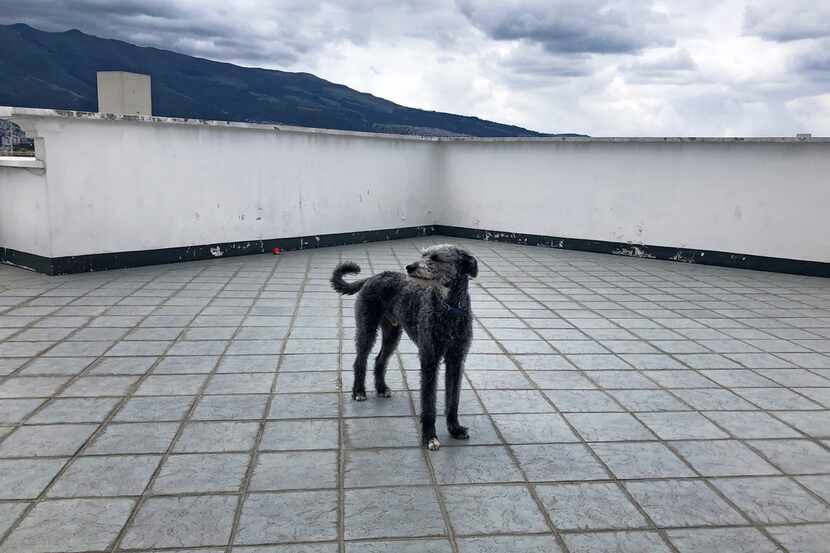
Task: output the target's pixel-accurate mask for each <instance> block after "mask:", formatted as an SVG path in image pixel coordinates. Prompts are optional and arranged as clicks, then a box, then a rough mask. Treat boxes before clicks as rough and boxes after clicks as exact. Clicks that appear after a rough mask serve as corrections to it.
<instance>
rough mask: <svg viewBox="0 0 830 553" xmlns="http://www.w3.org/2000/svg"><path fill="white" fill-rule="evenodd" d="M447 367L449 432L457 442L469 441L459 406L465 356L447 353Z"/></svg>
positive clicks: (445, 400) (451, 352)
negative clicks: (459, 420) (459, 412)
mask: <svg viewBox="0 0 830 553" xmlns="http://www.w3.org/2000/svg"><path fill="white" fill-rule="evenodd" d="M444 364H445V365H446V372H445V374H444V376H445V388H446V391H445V393H446V396H445V399H444V403H445V408H446V410H447V413H446V415H447V431H448V432H449V433H450V436H452V437H453V438H455V439H456V440H467V439H469V438H470V434H469V432H467V427H466V426H461V423H460V422H458V404H459V402H460V400H461V378H462V375H463V374H464V355H463V354H461V355H458V354H456V353H455V352H453V351H449V352H447V355H446V357H445V358H444Z"/></svg>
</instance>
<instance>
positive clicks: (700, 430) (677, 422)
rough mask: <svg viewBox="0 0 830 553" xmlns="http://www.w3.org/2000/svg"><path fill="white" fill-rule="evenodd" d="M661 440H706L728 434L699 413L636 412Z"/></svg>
mask: <svg viewBox="0 0 830 553" xmlns="http://www.w3.org/2000/svg"><path fill="white" fill-rule="evenodd" d="M637 418H639V419H640V420H641V421H643V423H644V424H645V425H646V426H648V427H649V428H650V429H651V430H652V431H653V432H654V433H655V434H657V436H659V437H660V439H661V440H708V439H717V438H728V437H729V435H728V434H727V433H726V432H724V431H723V430H721V429H719V428H718V427H717V426H715V425H714V424H712V423H711V422H710V421H708V420H706V418H705V417H704V416H703V415H701V414H699V413H638V414H637Z"/></svg>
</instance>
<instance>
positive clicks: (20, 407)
mask: <svg viewBox="0 0 830 553" xmlns="http://www.w3.org/2000/svg"><path fill="white" fill-rule="evenodd" d="M43 402H44V400H43V399H0V424H14V423H17V422H21V421H22V420H23V419H25V418H26V417H27V416H28V415H29V414H31V413H32V412H33V411H34V410H35V409H37V408H38V407H39V406H40V405H41V404H43Z"/></svg>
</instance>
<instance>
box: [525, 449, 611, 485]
mask: <svg viewBox="0 0 830 553" xmlns="http://www.w3.org/2000/svg"><path fill="white" fill-rule="evenodd" d="M511 449H513V452H514V453H515V454H516V458H517V459H518V461H519V465H520V466H521V468H522V470H524V472H525V474H526V475H527V478H528V480H530V481H531V482H556V481H569V480H603V479H606V478H608V473H607V472H606V470H605V469H604V468H603V466H602V464H601V463H600V462H599V461H597V460H596V458H595V457H594V456H593V455H592V454H591V451H590V450H589V449H588V448H587V447H585V446H584V445H581V444H531V445H514V446H512V448H511Z"/></svg>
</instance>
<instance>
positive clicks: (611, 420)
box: [565, 413, 654, 442]
mask: <svg viewBox="0 0 830 553" xmlns="http://www.w3.org/2000/svg"><path fill="white" fill-rule="evenodd" d="M565 418H567V419H568V422H570V423H571V424H572V425H573V426H574V428H576V431H577V432H579V433H580V434H581V435H582V437H583V438H584V439H585V440H586V441H589V442H614V441H626V440H653V439H654V435H653V434H652V433H651V432H649V430H648V429H647V428H646V427H645V426H643V425H642V424H641V423H640V422H639V421H638V420H637V419H635V418H634V417H632V416H631V415H629V414H627V413H572V414H569V415H565Z"/></svg>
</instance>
